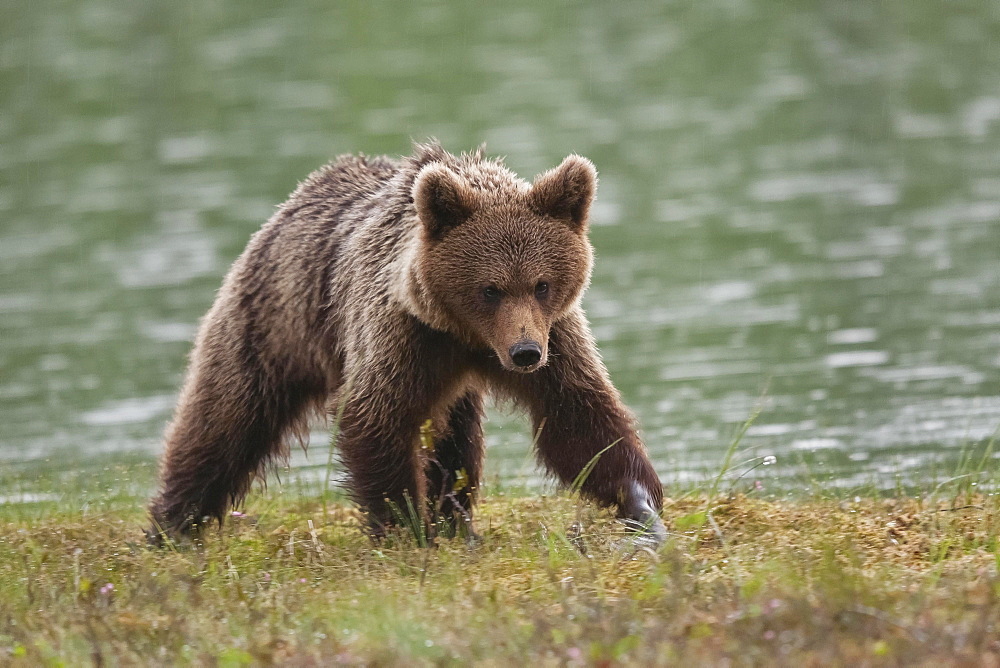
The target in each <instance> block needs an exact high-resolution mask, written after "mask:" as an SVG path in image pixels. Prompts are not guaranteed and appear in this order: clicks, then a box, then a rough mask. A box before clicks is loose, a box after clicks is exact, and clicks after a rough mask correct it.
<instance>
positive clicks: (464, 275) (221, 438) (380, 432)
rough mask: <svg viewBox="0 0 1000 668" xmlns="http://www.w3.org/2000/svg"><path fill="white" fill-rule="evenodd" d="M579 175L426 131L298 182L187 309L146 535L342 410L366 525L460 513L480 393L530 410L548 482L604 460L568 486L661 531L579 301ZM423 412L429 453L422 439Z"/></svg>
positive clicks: (220, 496)
mask: <svg viewBox="0 0 1000 668" xmlns="http://www.w3.org/2000/svg"><path fill="white" fill-rule="evenodd" d="M596 186H597V174H596V172H595V170H594V166H593V165H592V164H591V163H590V161H589V160H587V159H585V158H582V157H579V156H575V155H572V156H569V157H568V158H566V159H565V160H564V161H563V162H562V164H560V165H559V166H558V167H556V168H555V169H552V170H550V171H548V172H546V173H544V174H541V175H540V176H538V177H537V178H535V180H534V182H533V183H530V184H529V183H527V182H526V181H523V180H521V179H520V178H518V177H517V176H516V175H515V174H514V173H512V172H511V171H510V170H509V169H507V168H506V167H505V166H504V165H503V163H502V162H501V161H500V160H496V159H487V158H485V157H484V156H483V154H482V150H479V151H475V152H472V153H469V154H462V155H452V154H450V153H448V152H446V151H445V150H444V149H442V148H441V146H440V145H438V144H437V143H433V142H432V143H428V144H417V145H415V147H414V154H413V155H412V156H410V157H404V158H400V159H390V158H385V157H377V158H370V157H365V156H342V157H340V158H338V159H336V160H334V161H333V162H332V163H330V164H328V165H326V166H324V167H322V168H320V169H319V170H317V171H316V172H314V173H313V174H311V175H310V176H309V177H308V178H307V179H306V181H305V182H303V183H302V184H301V185H300V186H299V187H298V189H297V190H296V191H295V192H294V193H293V194H292V195H291V197H290V198H289V199H288V201H287V202H285V204H284V205H283V206H282V207H281V208H280V209H279V210H278V211H277V212H276V213H275V214H274V216H273V217H272V218H271V220H269V221H268V222H267V223H266V224H265V225H264V226H263V227H262V228H261V229H260V230H259V231H258V232H257V233H256V234H255V235H254V236H253V238H252V239H251V240H250V242H249V244H248V245H247V248H246V250H245V251H244V252H243V254H242V255H241V256H240V257H239V258H238V259H237V260H236V262H235V263H234V265H233V267H232V268H231V270H230V271H229V273H228V275H227V276H226V278H225V281H224V282H223V285H222V288H221V290H220V291H219V294H218V296H217V298H216V300H215V303H214V305H213V306H212V308H211V309H210V310H209V312H208V314H207V315H206V316H205V317H204V319H203V320H202V322H201V326H200V328H199V331H198V335H197V338H196V340H195V345H194V350H193V352H192V353H191V359H190V365H189V368H188V372H187V377H186V380H185V382H184V386H183V389H182V390H181V393H180V397H179V400H178V404H177V408H176V412H175V414H174V417H173V420H172V422H171V423H170V425H169V427H168V428H167V431H166V436H165V441H166V450H165V453H164V455H163V459H162V462H161V472H160V489H159V492H158V494H157V496H156V497H155V498H154V499H153V501H152V502H151V505H150V513H151V515H152V518H153V529H152V531H151V533H152V535H156V536H162V535H167V536H179V535H182V534H184V533H187V532H189V531H190V530H191V529H192V528H193V527H197V526H199V525H201V524H203V523H204V522H205V521H206V520H218V521H219V522H221V521H222V520H223V518H224V517H225V515H226V514H227V512H228V511H229V510H230V509H231V508H232V507H233V506H236V505H238V504H240V503H241V502H242V501H243V499H244V497H245V496H246V494H247V492H248V490H249V488H250V485H251V483H252V482H253V480H254V479H255V478H256V477H258V476H263V475H264V474H265V473H266V470H267V467H268V464H270V463H272V462H274V461H275V460H280V459H281V458H282V457H284V456H286V455H287V445H286V441H287V440H288V439H289V437H291V436H295V435H298V436H301V435H302V434H303V433H304V431H305V429H306V425H307V420H308V418H309V416H310V415H312V414H314V413H315V412H317V411H326V413H327V415H328V416H331V419H333V418H334V417H335V418H336V419H337V420H338V421H339V424H338V428H339V433H338V439H337V448H338V450H339V453H340V456H341V458H342V461H343V464H344V466H345V468H346V470H347V472H348V475H349V489H350V492H351V494H352V496H353V498H354V499H355V501H356V502H357V503H358V504H359V505H360V507H361V509H362V510H363V511H364V512H365V513H366V516H367V518H368V526H369V529H370V531H371V532H372V533H373V534H374V535H380V534H381V533H383V532H384V530H385V529H386V528H387V527H389V526H391V525H393V524H394V523H395V522H397V521H398V519H399V509H406V508H416V509H418V510H417V512H419V513H420V514H421V515H422V517H423V520H424V521H431V522H433V521H434V520H435V519H436V518H438V517H445V518H448V519H449V520H451V521H457V520H459V519H461V520H462V521H464V522H468V521H469V520H470V518H471V513H472V507H473V504H474V502H475V500H476V495H477V492H478V488H479V484H480V478H481V475H482V465H483V456H484V452H485V450H484V442H483V432H482V428H481V425H480V422H481V419H482V414H483V396H484V394H486V393H492V394H493V395H494V396H496V397H498V398H499V399H501V400H510V401H513V402H514V403H515V404H517V405H519V406H521V407H523V408H525V409H526V410H527V411H528V413H529V414H530V415H531V418H532V420H533V422H534V429H535V431H536V448H537V455H538V458H539V460H540V462H541V463H542V464H543V465H544V466H545V468H546V469H547V470H548V471H549V472H551V473H553V474H554V475H555V476H556V477H558V479H559V480H560V481H561V482H562V483H564V484H570V483H572V482H573V481H574V479H576V478H577V476H578V475H579V474H580V472H581V471H582V470H583V469H584V468H585V467H587V465H588V462H590V461H591V460H592V459H593V458H594V457H595V456H596V455H597V454H598V453H603V454H601V455H600V457H599V458H598V459H597V462H596V465H594V466H593V469H592V470H591V471H590V474H589V475H588V476H587V477H586V479H585V480H584V481H583V484H582V487H581V492H582V493H583V494H584V495H586V496H588V497H590V498H591V499H593V500H595V501H597V502H598V503H600V504H602V505H605V506H613V507H615V508H616V509H617V511H618V514H619V516H620V517H622V518H623V519H626V520H628V521H630V522H631V523H632V524H633V525H634V526H636V527H637V528H640V529H642V528H643V527H645V528H646V530H647V531H649V532H650V533H651V534H652V536H653V537H654V538H657V539H662V537H663V535H664V534H663V526H662V524H661V522H660V520H659V510H660V508H661V506H662V487H661V484H660V481H659V479H658V478H657V476H656V473H655V471H654V470H653V467H652V465H651V464H650V461H649V459H648V457H647V456H646V452H645V449H644V447H643V445H642V442H641V441H640V439H639V436H638V435H637V433H636V430H635V426H634V420H633V417H632V415H631V413H630V412H629V410H628V409H627V408H626V407H625V405H624V404H623V403H622V401H621V399H620V397H619V394H618V392H617V390H616V389H615V388H614V386H613V385H612V384H611V381H610V379H609V377H608V373H607V371H606V369H605V367H604V364H603V363H602V362H601V358H600V356H599V353H598V351H597V348H596V345H595V343H594V339H593V337H592V336H591V333H590V329H589V326H588V324H587V320H586V317H585V315H584V312H583V310H582V308H581V306H580V299H581V295H582V293H583V291H584V289H585V288H586V286H587V284H588V281H589V278H590V270H591V262H592V249H591V246H590V243H589V241H588V239H587V222H588V212H589V209H590V205H591V202H592V200H593V198H594V193H595V190H596ZM428 420H430V423H429V424H430V431H429V432H428V430H427V429H426V428H425V429H424V434H425V436H424V440H426V438H427V436H426V435H427V434H428V433H429V434H431V435H432V438H433V450H431V449H430V448H426V447H421V440H422V439H421V427H422V426H425V425H426V424H427V421H428ZM609 446H610V447H609ZM461 476H464V480H463V481H461V482H464V486H463V485H462V484H459V485H456V484H455V482H456V478H460V477H461ZM456 487H459V488H460V489H458V490H457V491H454V492H453V490H454V489H455V488H456Z"/></svg>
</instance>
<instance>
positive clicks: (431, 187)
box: [413, 164, 475, 241]
mask: <svg viewBox="0 0 1000 668" xmlns="http://www.w3.org/2000/svg"><path fill="white" fill-rule="evenodd" d="M413 203H414V205H416V207H417V215H418V216H420V222H422V223H423V224H424V228H425V229H426V230H427V234H428V235H429V236H430V238H431V239H433V240H435V241H439V240H440V239H441V238H442V237H444V235H445V234H446V233H447V232H448V230H450V229H452V228H454V227H458V226H459V225H461V224H462V223H463V222H465V221H466V220H467V219H468V218H469V216H471V215H472V213H473V211H474V210H475V193H473V192H472V191H471V190H470V189H469V187H468V186H466V185H465V184H464V183H462V182H461V181H460V180H459V179H458V177H457V176H456V175H455V174H454V173H453V172H452V171H451V170H449V169H448V168H447V167H445V166H444V165H441V164H430V165H427V166H426V167H424V168H423V169H422V170H420V173H419V174H417V178H416V180H415V181H414V182H413Z"/></svg>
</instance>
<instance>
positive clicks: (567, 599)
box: [0, 494, 1000, 666]
mask: <svg viewBox="0 0 1000 668" xmlns="http://www.w3.org/2000/svg"><path fill="white" fill-rule="evenodd" d="M117 503H118V504H119V505H117V506H115V504H104V505H103V506H102V507H101V512H100V513H99V514H95V513H92V512H87V511H77V510H70V509H68V508H58V507H53V508H50V509H48V510H46V511H39V512H36V513H30V514H26V513H24V512H20V511H19V512H17V513H15V512H13V511H11V512H4V511H0V592H2V593H0V662H3V663H6V662H8V661H9V662H13V663H15V664H16V663H23V664H24V665H36V664H39V663H53V664H65V665H78V664H82V663H87V662H105V663H119V664H133V663H142V664H150V663H151V664H182V665H183V664H195V665H200V664H218V665H245V664H268V663H291V664H295V665H320V664H322V665H326V664H331V663H345V664H383V665H420V664H425V665H436V664H449V663H454V664H468V663H478V664H483V665H507V664H510V663H513V662H522V663H523V662H527V663H529V664H530V665H542V666H544V665H567V664H569V665H614V664H637V665H650V664H672V663H680V662H685V663H692V662H694V663H697V664H702V665H704V664H709V665H714V664H720V663H723V662H725V661H728V662H730V663H733V664H737V665H754V664H781V665H810V664H815V665H830V664H842V665H846V664H866V665H899V664H907V665H909V664H914V665H921V664H930V663H939V664H945V665H948V664H977V665H991V664H990V662H991V661H992V662H993V663H992V665H997V661H1000V635H998V632H997V628H1000V626H998V625H1000V580H998V579H997V563H998V553H997V541H996V538H995V536H994V534H995V527H996V524H997V501H996V499H995V498H994V497H987V496H970V495H963V497H962V498H961V499H957V498H956V499H952V500H950V501H948V502H944V501H931V500H928V499H920V498H893V499H880V498H862V499H855V500H851V501H845V500H797V501H777V500H762V499H757V498H748V497H743V496H732V497H723V498H717V499H712V500H709V499H707V498H704V497H693V496H692V497H686V498H683V499H678V500H668V502H667V506H666V509H665V513H664V516H665V518H666V519H667V521H668V526H669V528H670V530H671V534H670V540H669V541H668V543H667V545H665V546H664V547H663V548H662V549H661V550H659V551H657V552H651V551H649V550H647V549H645V548H642V547H641V546H637V545H635V544H634V543H632V542H631V541H630V540H629V537H628V535H626V534H624V533H623V532H622V530H621V527H620V526H619V525H618V524H617V523H616V522H615V521H614V520H612V519H611V518H610V517H608V516H607V515H605V514H603V513H601V512H598V511H596V510H594V509H593V508H591V507H589V506H580V505H579V504H577V503H576V502H575V501H573V500H571V499H569V498H565V497H556V498H545V497H542V498H538V497H534V498H517V497H514V498H505V497H493V498H487V499H486V500H485V502H484V503H483V504H482V506H481V508H480V510H479V513H478V520H477V523H478V526H479V529H480V531H481V533H482V534H483V538H482V541H481V542H479V543H478V544H474V545H469V544H467V543H465V542H464V541H461V540H452V541H440V542H439V543H438V545H437V546H436V547H432V548H429V549H424V548H420V547H418V546H417V545H416V544H415V542H414V541H413V540H412V539H411V538H408V537H407V536H405V535H398V536H392V537H390V538H389V539H387V540H386V541H384V542H383V543H381V544H379V545H374V544H372V543H371V542H369V541H368V540H367V539H366V538H365V537H364V536H363V535H362V534H361V532H360V531H359V529H358V526H359V521H358V518H357V517H356V516H355V514H354V512H353V511H352V510H351V509H350V508H348V507H346V506H343V505H337V504H335V505H331V506H328V507H327V511H326V512H325V513H324V511H323V504H321V503H319V502H318V501H316V502H313V501H311V500H309V499H306V498H299V499H294V500H291V501H289V500H285V499H284V497H280V496H275V495H272V494H268V495H264V496H260V497H256V498H255V500H254V502H253V505H251V507H250V508H248V509H247V511H246V512H247V514H246V515H245V516H243V517H234V518H231V521H230V522H229V523H228V524H227V526H226V527H225V528H224V529H222V530H221V531H218V532H210V533H209V535H207V536H206V537H205V540H204V542H203V543H202V544H190V545H182V546H178V547H177V549H165V550H149V549H147V548H145V546H144V545H142V544H141V542H140V538H141V527H142V525H143V522H144V517H143V513H142V512H141V509H140V508H139V506H138V505H137V504H135V503H128V502H126V501H125V500H122V501H119V502H117ZM699 514H702V517H703V519H702V521H700V522H698V521H690V519H688V521H687V522H685V521H683V520H684V519H685V518H691V517H696V518H697V517H698V516H699ZM679 520H680V521H679Z"/></svg>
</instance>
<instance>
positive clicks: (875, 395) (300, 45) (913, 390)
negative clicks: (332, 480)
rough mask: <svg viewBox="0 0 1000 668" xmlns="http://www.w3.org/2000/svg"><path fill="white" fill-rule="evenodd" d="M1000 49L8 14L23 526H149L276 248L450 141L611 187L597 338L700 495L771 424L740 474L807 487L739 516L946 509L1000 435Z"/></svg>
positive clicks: (703, 20) (591, 10)
mask: <svg viewBox="0 0 1000 668" xmlns="http://www.w3.org/2000/svg"><path fill="white" fill-rule="evenodd" d="M997 35H1000V5H998V4H996V3H989V2H961V1H955V2H948V3H942V2H939V1H937V0H888V1H886V2H877V3H876V2H871V1H870V0H858V1H847V0H845V1H836V0H831V1H828V2H823V3H816V2H809V1H806V0H801V1H790V2H783V3H780V6H779V4H775V3H772V2H766V1H765V0H705V1H702V2H690V3H688V2H683V3H681V2H676V3H652V2H629V1H623V2H616V3H605V2H594V3H582V4H573V5H571V4H569V3H538V2H534V1H531V2H527V1H523V2H516V1H515V2H511V3H502V6H501V5H500V4H491V3H472V2H469V3H463V2H454V3H447V4H446V3H441V2H420V3H411V2H374V3H361V2H358V3H329V2H299V3H286V2H270V1H267V2H265V1H261V2H253V3H236V2H217V1H207V2H206V1H203V0H199V1H198V2H193V1H190V0H182V1H179V2H169V3H148V2H147V3H135V2H126V1H124V0H96V1H94V0H87V1H83V0H74V1H72V2H68V1H59V0H52V1H51V2H45V3H30V2H27V1H26V0H13V1H12V2H5V3H3V5H2V6H0V481H2V488H0V500H2V501H8V502H12V501H31V500H38V499H43V498H47V497H48V496H51V495H54V494H59V492H60V490H62V489H65V488H67V487H68V486H71V485H75V486H77V487H80V488H81V489H84V490H88V491H92V492H93V493H94V494H98V493H107V492H112V491H120V490H130V491H131V493H136V494H140V495H141V494H145V493H147V492H148V491H149V489H150V487H151V485H152V482H153V474H154V462H155V459H156V456H157V455H158V452H159V449H160V436H161V433H162V430H163V427H164V425H165V423H166V421H167V420H168V418H169V415H170V411H171V409H172V405H173V401H174V397H175V396H176V392H177V390H178V387H179V384H180V381H181V378H182V373H183V370H184V366H185V358H186V355H187V352H188V350H189V348H190V343H191V340H192V337H193V335H194V332H195V327H196V323H197V321H198V319H199V318H200V317H201V315H202V314H203V313H204V312H205V311H206V310H207V308H208V307H209V305H210V303H211V301H212V299H213V296H214V293H215V291H216V289H217V288H218V286H219V284H220V281H221V279H222V276H223V275H224V273H225V272H226V270H227V268H228V266H229V265H230V263H231V262H232V261H233V260H234V259H235V257H236V256H237V255H238V254H239V252H240V251H241V250H242V249H243V247H244V245H245V244H246V242H247V239H248V238H249V237H250V235H251V234H252V233H253V232H254V231H255V230H256V229H257V228H258V227H259V226H260V225H261V224H262V223H263V222H264V221H265V220H266V219H267V218H268V217H269V215H270V214H271V213H272V212H273V211H274V208H275V206H276V205H278V204H279V203H280V202H282V200H283V199H284V198H285V197H286V196H287V195H288V193H289V192H290V191H291V190H293V189H294V188H295V186H296V184H297V182H298V181H299V180H301V179H303V178H304V177H305V176H306V175H307V174H308V173H309V172H310V171H311V170H313V169H315V168H316V167H317V166H319V165H320V164H322V163H323V162H325V161H327V160H329V159H330V158H332V157H333V156H335V155H337V154H340V153H345V152H358V151H360V152H365V153H369V154H378V153H387V154H391V155H400V154H407V153H409V151H410V141H411V139H417V140H420V139H424V138H426V137H429V136H435V137H437V138H439V139H440V140H441V141H442V142H443V143H444V145H445V146H446V148H448V149H450V150H452V151H461V150H467V149H470V148H473V147H475V146H476V145H478V144H479V143H481V142H484V141H485V142H486V143H487V147H488V152H489V153H490V154H499V155H505V156H507V164H508V165H509V166H510V167H511V168H512V169H514V170H515V171H516V172H518V173H519V174H521V175H522V176H524V177H526V178H531V177H532V176H533V175H534V174H536V173H538V172H540V171H543V170H545V169H547V168H549V167H551V166H554V165H555V164H557V163H558V162H559V161H560V160H561V159H562V158H563V157H564V156H565V155H566V154H568V153H571V152H578V153H581V154H583V155H586V156H588V157H590V158H591V159H592V160H593V161H594V162H595V163H596V165H597V167H598V169H599V170H600V173H601V186H600V190H599V193H598V203H597V205H596V209H595V211H594V214H593V225H594V228H593V231H592V237H593V242H594V245H595V247H596V249H597V265H596V270H595V275H594V281H593V287H592V288H591V290H590V292H589V293H588V296H587V298H586V307H587V308H588V312H589V314H590V317H591V320H592V323H593V327H594V330H595V333H596V335H597V337H598V339H599V342H600V344H601V347H602V351H603V353H604V356H605V360H606V362H607V364H608V366H609V368H610V370H611V373H612V376H613V378H614V380H615V382H616V383H617V385H618V386H619V388H620V389H621V390H622V392H623V394H624V396H625V398H626V400H627V401H628V402H629V403H630V405H631V406H633V408H634V409H635V411H636V412H637V413H638V415H639V418H640V420H641V422H642V425H643V428H644V433H645V437H646V440H647V442H648V445H649V448H650V451H651V453H652V456H653V458H654V460H655V462H656V465H657V468H658V470H659V472H660V473H661V475H662V476H663V479H664V481H665V482H667V483H668V484H670V485H674V486H681V487H683V486H685V485H688V486H689V485H692V484H698V483H699V482H701V481H704V480H705V479H706V477H707V476H711V475H713V474H715V473H717V472H718V471H719V468H720V465H721V462H722V459H723V455H724V453H725V451H726V449H727V448H728V446H729V444H730V443H731V442H732V439H733V436H734V434H735V433H736V432H737V430H738V428H739V426H740V425H741V424H742V423H743V422H744V421H745V420H747V418H748V417H749V416H751V415H752V414H753V413H754V412H755V411H756V410H758V409H759V410H760V415H759V416H758V417H757V418H756V420H755V422H754V423H753V425H752V426H751V427H750V429H749V430H748V432H747V433H746V435H745V437H744V438H743V441H742V443H741V445H740V452H739V453H738V454H737V455H736V457H735V460H734V461H736V462H738V463H739V467H738V468H737V469H736V470H735V471H734V474H733V477H734V478H735V477H736V476H738V475H740V474H741V473H743V472H745V471H747V470H749V469H751V468H753V467H754V466H755V465H758V464H761V463H762V461H763V460H761V459H754V458H760V457H765V456H767V455H773V456H774V457H776V459H777V462H776V463H775V464H773V465H771V466H768V467H766V468H765V467H763V466H758V468H754V469H753V470H752V471H750V472H749V473H748V474H747V475H746V476H745V477H744V478H743V479H742V480H741V481H740V482H738V483H733V484H735V485H737V486H738V487H737V488H742V487H747V486H749V487H750V488H760V487H763V488H764V489H766V490H771V491H775V492H784V491H789V490H792V491H794V490H796V489H802V488H803V487H804V486H805V487H808V486H810V485H819V486H821V487H824V488H826V487H841V488H848V489H851V488H858V487H867V488H871V487H877V488H880V489H891V488H896V487H906V486H910V485H926V484H927V483H928V482H933V481H936V480H942V479H946V478H948V477H949V476H952V475H954V472H955V471H957V470H961V466H962V462H963V461H964V460H967V459H968V458H969V457H970V456H975V457H980V456H982V455H983V454H986V455H987V456H992V455H991V454H989V453H987V452H986V451H985V443H986V442H987V441H988V440H989V439H990V437H991V436H992V435H993V434H994V433H995V431H996V429H997V426H998V424H1000V224H998V221H1000V67H998V64H1000V40H998V39H997ZM486 429H487V433H488V439H489V448H490V454H489V467H488V473H489V476H490V478H491V480H493V481H494V482H497V481H499V482H500V483H501V484H508V483H510V484H520V483H525V484H528V485H533V484H535V483H536V482H537V481H538V478H537V471H536V470H535V468H534V465H533V463H532V460H531V458H530V455H529V453H528V450H529V444H530V438H529V428H528V425H527V423H526V421H525V420H524V419H522V418H521V417H520V416H516V415H506V414H505V413H503V412H502V411H493V413H491V419H490V421H489V423H488V424H487V425H486ZM328 440H329V436H328V433H327V431H326V430H325V429H322V428H319V427H317V430H316V432H315V434H314V437H313V438H312V444H311V446H310V449H309V451H308V453H303V452H300V451H296V452H295V453H294V455H293V458H292V470H291V471H290V472H287V473H286V474H285V475H284V476H283V480H284V481H285V483H284V484H288V483H287V481H288V480H297V481H300V483H301V484H305V483H316V482H318V481H321V480H322V478H323V477H324V476H325V472H326V463H327V443H328ZM963 458H964V459H963ZM125 464H128V467H127V468H123V467H125ZM123 471H124V473H123ZM739 486H742V487H739Z"/></svg>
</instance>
